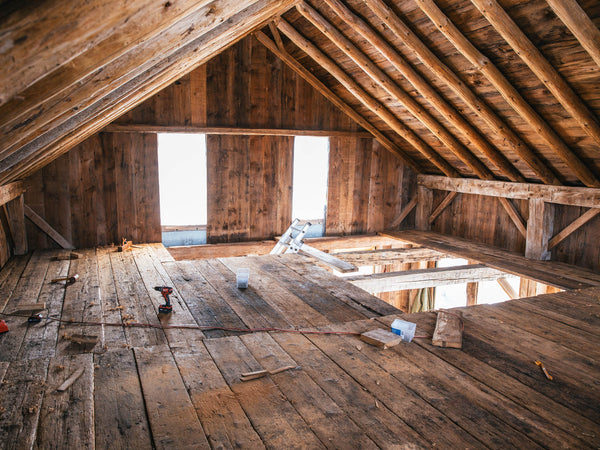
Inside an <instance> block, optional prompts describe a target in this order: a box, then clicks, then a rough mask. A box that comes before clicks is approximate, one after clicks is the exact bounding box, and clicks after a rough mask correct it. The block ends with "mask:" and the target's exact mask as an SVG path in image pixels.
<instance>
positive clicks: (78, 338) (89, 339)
mask: <svg viewBox="0 0 600 450" xmlns="http://www.w3.org/2000/svg"><path fill="white" fill-rule="evenodd" d="M69 340H70V341H71V342H74V343H76V344H79V345H92V344H96V342H98V336H92V335H85V334H72V335H71V336H69Z"/></svg>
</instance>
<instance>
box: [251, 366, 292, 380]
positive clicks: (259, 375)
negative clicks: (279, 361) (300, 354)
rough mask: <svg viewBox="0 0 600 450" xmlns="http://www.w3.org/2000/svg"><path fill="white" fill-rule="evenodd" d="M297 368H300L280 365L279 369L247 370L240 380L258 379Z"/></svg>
mask: <svg viewBox="0 0 600 450" xmlns="http://www.w3.org/2000/svg"><path fill="white" fill-rule="evenodd" d="M297 368H299V367H298V366H284V367H280V368H279V369H275V370H257V371H256V372H246V373H243V374H242V375H241V377H240V380H241V381H250V380H256V379H257V378H262V377H264V376H266V375H275V374H277V373H280V372H285V371H286V370H290V369H297Z"/></svg>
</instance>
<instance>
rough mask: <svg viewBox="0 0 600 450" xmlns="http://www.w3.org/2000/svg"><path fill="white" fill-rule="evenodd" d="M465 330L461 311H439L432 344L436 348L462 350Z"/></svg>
mask: <svg viewBox="0 0 600 450" xmlns="http://www.w3.org/2000/svg"><path fill="white" fill-rule="evenodd" d="M463 328H464V325H463V321H462V313H461V312H460V311H454V312H452V313H449V312H446V311H438V317H437V322H436V324H435V331H434V332H433V338H432V340H431V343H432V344H433V345H435V346H436V347H451V348H462V335H463Z"/></svg>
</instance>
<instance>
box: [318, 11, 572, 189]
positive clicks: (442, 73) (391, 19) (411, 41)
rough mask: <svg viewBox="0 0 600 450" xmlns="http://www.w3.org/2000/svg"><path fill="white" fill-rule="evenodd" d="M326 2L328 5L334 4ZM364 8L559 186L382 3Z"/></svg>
mask: <svg viewBox="0 0 600 450" xmlns="http://www.w3.org/2000/svg"><path fill="white" fill-rule="evenodd" d="M327 1H328V2H331V1H334V0H327ZM335 1H338V0H335ZM365 4H366V5H368V6H369V7H370V8H371V10H372V11H373V13H375V14H376V15H377V16H378V17H379V18H380V19H381V20H382V21H383V22H384V23H385V24H386V25H387V26H388V27H389V28H390V30H392V31H393V32H394V33H396V34H397V35H398V36H400V38H401V39H402V41H403V43H404V45H406V46H407V47H408V48H410V49H411V50H412V51H413V52H415V54H416V55H417V56H418V58H419V60H420V61H421V62H422V63H423V64H424V65H425V66H426V67H427V68H428V69H429V70H431V71H432V72H433V73H434V74H435V75H436V76H437V77H439V79H440V80H443V81H444V82H445V83H446V85H447V86H448V87H449V88H450V89H452V91H453V92H454V93H455V94H456V95H458V96H459V97H460V98H461V99H462V100H463V102H465V104H466V105H467V106H468V107H469V108H471V109H472V110H473V111H474V112H475V113H476V114H477V115H478V116H479V117H481V118H482V119H483V120H484V121H485V122H486V123H487V124H488V126H490V128H491V129H492V130H493V132H494V133H497V134H498V135H499V136H502V137H503V139H505V140H506V142H507V143H509V144H510V145H511V148H512V149H513V151H514V152H515V153H516V154H518V155H519V156H520V157H521V158H522V159H523V160H524V161H525V162H526V163H527V164H528V165H529V166H530V167H531V168H532V169H533V171H534V172H535V173H536V174H537V175H538V176H539V177H540V179H541V180H542V181H543V182H544V183H547V184H560V181H559V180H558V178H557V177H556V175H554V173H552V171H551V170H550V169H549V168H548V167H547V166H546V165H545V164H544V163H543V162H542V161H541V160H540V159H539V158H538V157H537V156H536V155H535V153H534V152H533V151H532V150H531V149H529V147H528V146H527V144H526V143H525V142H523V140H522V139H521V138H519V137H518V136H517V135H516V134H515V133H514V131H512V129H511V128H510V127H509V126H508V125H507V124H506V123H505V122H504V121H503V120H502V119H501V118H500V117H498V115H496V114H495V113H494V112H493V111H492V109H491V108H490V107H489V106H487V104H486V103H485V102H483V101H482V100H481V99H480V98H479V97H478V96H477V95H476V94H475V93H474V92H473V91H471V90H470V89H469V88H468V87H467V86H466V85H465V84H464V83H463V82H462V81H461V80H460V79H459V78H458V76H457V75H456V74H455V73H454V72H453V71H452V70H451V69H450V68H449V67H448V66H446V65H445V64H444V63H442V62H441V61H440V60H439V58H438V57H437V56H435V55H434V54H433V52H432V51H431V50H430V49H429V47H428V46H427V45H426V44H425V43H424V42H422V41H421V40H420V39H419V38H418V37H417V36H416V35H415V33H413V32H412V31H411V30H410V28H409V27H408V26H407V25H406V24H405V23H404V22H403V21H402V20H401V19H400V18H399V17H398V16H397V15H396V13H395V12H394V11H392V9H391V8H389V7H388V6H387V5H386V4H384V3H383V2H382V1H381V0H365Z"/></svg>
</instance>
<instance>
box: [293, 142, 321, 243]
mask: <svg viewBox="0 0 600 450" xmlns="http://www.w3.org/2000/svg"><path fill="white" fill-rule="evenodd" d="M328 178H329V138H327V137H315V136H296V137H295V138H294V182H293V194H292V220H293V219H300V221H301V222H306V221H308V222H310V223H311V224H312V226H311V227H310V229H309V231H308V233H307V235H306V236H307V237H320V236H323V235H324V233H325V217H326V209H327V181H328Z"/></svg>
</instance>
